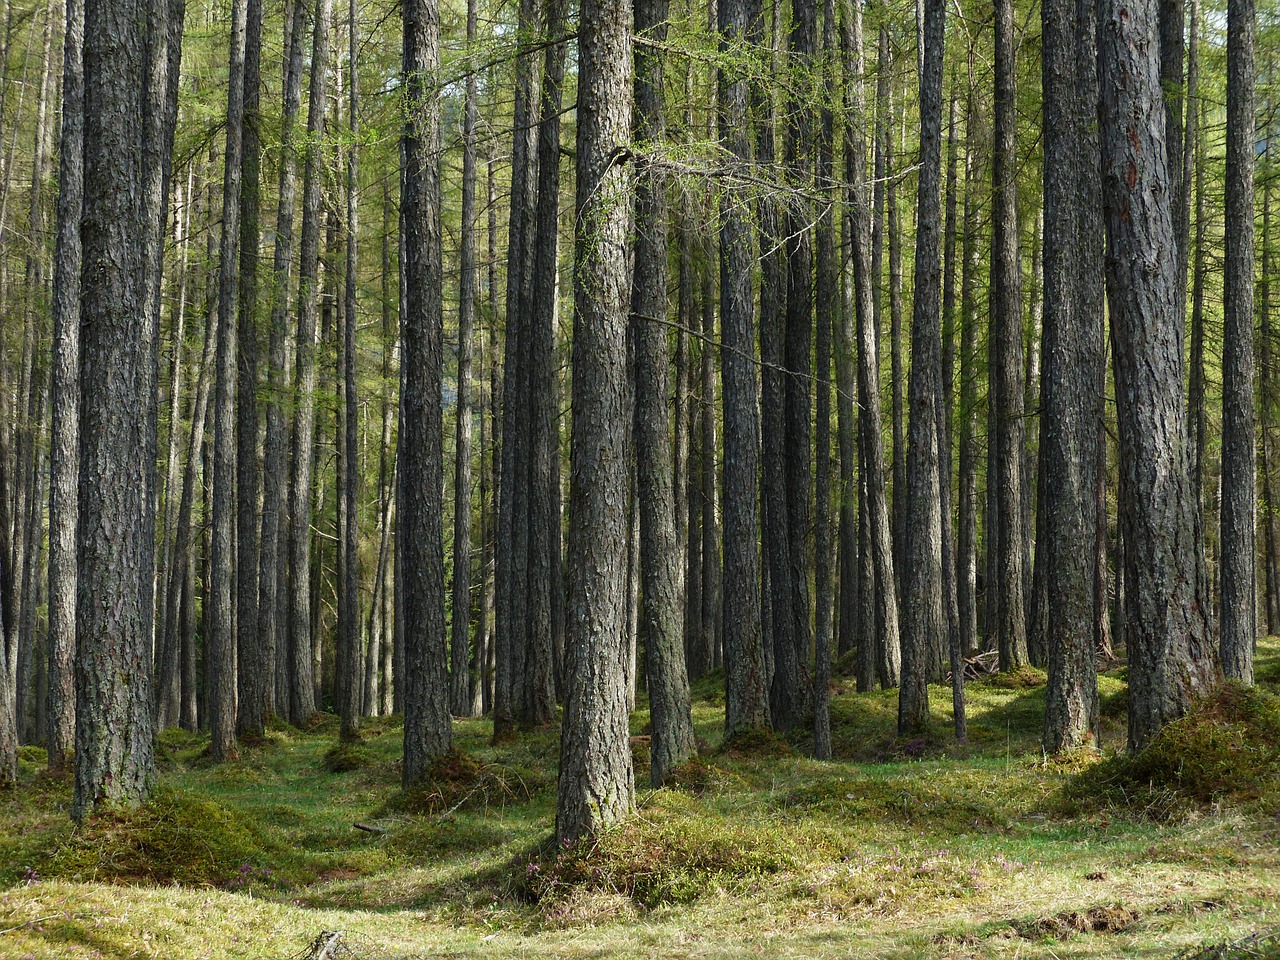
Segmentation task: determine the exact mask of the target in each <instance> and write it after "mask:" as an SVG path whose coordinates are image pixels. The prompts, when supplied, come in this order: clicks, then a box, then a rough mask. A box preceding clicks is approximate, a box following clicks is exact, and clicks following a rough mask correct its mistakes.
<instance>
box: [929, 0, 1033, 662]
mask: <svg viewBox="0 0 1280 960" xmlns="http://www.w3.org/2000/svg"><path fill="white" fill-rule="evenodd" d="M995 26H996V31H995V33H996V52H995V128H994V133H995V141H994V144H993V150H992V168H993V176H992V188H991V192H992V198H991V207H992V226H993V230H992V240H991V314H992V318H991V326H992V331H991V335H992V338H993V340H994V344H993V347H992V350H993V353H994V356H995V361H996V362H995V367H994V369H993V370H992V371H991V386H992V404H993V409H994V414H995V421H996V436H995V458H994V462H995V467H996V472H995V476H994V477H993V482H994V483H995V489H996V511H997V518H996V524H997V528H998V529H999V531H1000V533H999V537H998V538H997V540H996V543H997V549H998V554H997V557H996V582H995V583H992V584H990V585H989V587H988V593H987V595H988V596H993V595H994V596H995V597H997V598H998V601H999V612H998V614H997V617H996V621H995V626H996V637H997V647H998V649H999V652H1000V669H1001V670H1012V669H1014V668H1015V667H1018V666H1021V665H1022V664H1024V663H1026V662H1027V630H1026V610H1025V604H1024V602H1023V600H1024V597H1023V563H1022V561H1023V540H1024V538H1025V536H1026V533H1025V530H1024V528H1023V516H1022V489H1023V476H1022V463H1023V458H1024V456H1025V450H1024V445H1025V433H1024V430H1023V425H1022V402H1023V383H1022V374H1023V359H1022V296H1021V283H1020V277H1021V274H1022V265H1021V263H1020V262H1019V260H1018V208H1017V199H1018V179H1017V163H1018V143H1017V116H1016V113H1015V111H1016V108H1017V104H1016V102H1015V98H1016V91H1015V89H1014V51H1013V30H1014V23H1013V0H997V2H996V5H995ZM913 413H914V408H913Z"/></svg>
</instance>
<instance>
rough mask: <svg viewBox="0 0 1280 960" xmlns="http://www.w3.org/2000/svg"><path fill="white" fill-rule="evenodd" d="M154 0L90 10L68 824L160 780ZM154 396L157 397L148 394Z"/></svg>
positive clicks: (96, 1)
mask: <svg viewBox="0 0 1280 960" xmlns="http://www.w3.org/2000/svg"><path fill="white" fill-rule="evenodd" d="M152 12H153V11H152V10H151V9H150V7H149V5H148V4H146V3H145V2H141V0H139V2H123V3H122V2H110V3H105V2H102V0H88V2H87V3H86V4H85V38H84V39H85V42H84V79H85V100H84V115H85V128H84V137H85V166H84V185H85V190H84V212H83V220H82V222H81V234H80V235H81V242H82V244H83V250H82V255H83V265H84V271H83V274H82V277H83V281H82V289H81V325H80V335H81V367H80V373H81V378H82V380H83V381H84V382H86V383H92V384H95V385H96V386H95V389H94V390H90V391H85V392H84V393H83V394H82V396H81V404H80V425H81V433H80V439H81V443H80V489H81V490H85V491H93V494H92V495H91V496H85V497H83V498H81V501H80V505H79V517H78V526H77V548H78V549H77V557H78V568H79V570H80V571H81V574H82V575H81V578H80V584H79V590H78V593H77V598H76V636H77V643H78V648H77V651H76V784H75V796H74V800H73V805H72V814H73V816H74V817H75V818H76V819H77V820H81V821H82V820H83V819H84V818H85V817H86V816H88V815H89V814H91V813H92V812H93V811H94V810H96V809H98V808H100V807H112V806H133V805H136V804H137V803H139V802H141V801H142V800H144V799H145V798H146V795H147V792H148V791H149V789H150V786H151V779H152V715H151V714H152V711H151V696H150V683H151V630H150V623H151V608H150V604H149V602H148V599H149V592H150V588H149V581H150V580H151V577H152V568H151V563H150V559H151V537H152V529H153V522H154V521H153V517H154V509H155V507H154V503H153V501H152V500H151V499H150V498H149V497H148V495H147V494H148V480H147V473H148V466H147V463H148V459H147V455H148V450H149V447H148V441H149V437H150V430H151V429H152V428H151V424H152V423H153V421H154V420H155V417H156V397H155V394H154V384H155V380H154V378H149V376H148V374H147V372H146V370H147V367H148V365H150V364H152V363H153V362H154V356H155V352H154V350H155V348H154V343H153V338H154V336H155V331H154V328H153V327H151V326H150V325H149V324H148V322H147V319H146V312H147V308H146V301H147V299H148V294H149V287H148V285H147V270H146V256H147V253H148V249H147V245H146V244H145V243H144V242H142V240H141V238H143V237H145V236H147V230H148V228H149V215H150V210H149V208H148V204H147V203H146V196H145V190H144V181H145V179H146V176H147V164H146V162H145V158H144V146H145V141H144V127H145V123H146V118H145V106H144V87H145V81H146V76H147V63H146V56H145V54H146V34H147V28H148V19H149V17H148V14H150V13H152ZM148 387H150V389H149V390H148V389H147V388H148Z"/></svg>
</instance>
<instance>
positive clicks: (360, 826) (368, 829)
mask: <svg viewBox="0 0 1280 960" xmlns="http://www.w3.org/2000/svg"><path fill="white" fill-rule="evenodd" d="M352 826H353V827H355V828H356V829H357V830H363V831H364V832H365V833H375V834H377V835H378V836H382V835H383V834H384V833H386V832H387V828H386V827H375V826H373V825H372V824H369V823H353V824H352Z"/></svg>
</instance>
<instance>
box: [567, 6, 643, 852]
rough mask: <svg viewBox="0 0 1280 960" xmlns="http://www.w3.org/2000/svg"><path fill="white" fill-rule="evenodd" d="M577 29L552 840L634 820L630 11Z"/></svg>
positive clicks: (597, 15) (585, 11) (601, 10)
mask: <svg viewBox="0 0 1280 960" xmlns="http://www.w3.org/2000/svg"><path fill="white" fill-rule="evenodd" d="M581 23H582V25H581V28H580V30H579V32H578V62H579V65H580V66H579V87H578V142H577V163H578V179H577V191H576V197H577V212H576V216H575V217H574V223H575V231H574V233H575V247H576V249H575V262H576V263H577V265H578V266H577V269H576V270H575V271H574V306H575V311H574V331H573V447H572V453H571V471H572V473H571V478H570V504H571V506H570V511H569V568H568V569H569V577H568V579H569V606H568V613H569V616H568V621H567V624H568V630H569V635H568V637H567V650H568V664H567V668H568V669H567V671H566V676H567V681H568V682H567V688H568V698H567V700H566V702H565V710H564V728H563V734H562V736H561V747H560V787H559V793H558V798H557V807H556V837H557V839H559V840H561V841H571V840H574V839H577V838H578V837H581V836H583V835H590V834H595V833H597V832H598V831H600V830H602V829H604V828H606V827H608V826H610V825H612V824H613V823H615V822H617V821H618V820H620V819H622V818H623V817H625V816H627V815H628V814H630V813H631V811H632V809H633V808H634V805H635V795H634V794H635V784H634V773H633V771H632V768H631V751H630V745H629V741H628V728H627V713H626V699H627V697H626V690H625V689H624V685H623V670H622V650H621V649H619V640H620V638H621V637H622V636H623V635H624V630H623V626H624V618H625V609H626V600H625V598H626V573H625V570H624V569H623V563H624V559H623V558H624V557H625V556H626V549H625V539H626V531H625V530H624V529H623V522H624V521H623V518H624V516H625V511H622V510H620V509H618V503H619V497H621V496H623V495H624V492H625V490H626V487H627V479H626V478H627V470H626V463H627V460H626V456H625V453H626V451H625V445H624V438H625V435H626V432H627V421H628V419H629V411H628V409H627V402H626V401H627V393H628V391H627V385H626V369H627V367H626V362H627V350H626V328H627V308H628V302H627V301H628V294H629V292H630V287H631V276H630V273H631V271H630V263H629V258H628V257H627V255H626V245H627V238H628V236H629V235H630V233H631V211H632V203H633V188H632V176H631V172H630V164H629V163H619V162H618V160H617V158H618V156H619V154H620V152H621V151H622V150H623V149H624V145H626V144H627V143H628V142H629V141H630V138H631V78H632V77H631V74H632V67H631V58H630V55H629V54H630V52H631V5H630V3H628V2H626V0H586V2H584V4H583V7H582V21H581Z"/></svg>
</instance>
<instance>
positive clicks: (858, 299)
mask: <svg viewBox="0 0 1280 960" xmlns="http://www.w3.org/2000/svg"><path fill="white" fill-rule="evenodd" d="M848 16H849V17H852V22H851V24H850V26H851V28H852V29H853V31H854V32H853V34H852V35H851V36H849V37H848V38H847V39H846V43H845V46H846V54H845V55H846V57H849V56H850V55H851V53H852V56H853V57H854V61H853V63H852V64H850V63H849V61H848V60H846V67H848V66H851V65H852V66H855V67H857V69H855V70H854V71H853V72H852V75H854V76H857V77H861V76H862V73H863V71H862V70H861V69H860V65H861V59H862V58H861V56H860V53H861V50H862V43H861V40H862V37H861V24H862V18H861V16H860V15H859V12H858V11H857V10H856V9H855V10H854V11H853V12H852V13H851V14H849V15H848ZM850 87H851V89H849V94H848V95H849V96H850V97H851V101H850V102H849V104H848V106H849V108H850V109H849V113H850V114H851V115H852V116H855V117H856V116H858V115H862V116H865V115H866V113H867V105H866V96H865V93H864V90H863V87H862V85H861V83H860V82H859V83H856V84H852V85H850ZM863 128H864V125H862V124H859V123H856V122H852V123H850V124H849V126H848V127H847V138H846V144H845V178H846V179H847V180H848V182H849V184H850V187H849V190H850V193H851V197H850V200H851V202H850V214H849V215H850V220H849V222H848V223H847V224H846V231H847V232H849V233H851V235H852V240H853V244H852V246H853V282H854V308H855V313H856V317H857V346H858V358H857V380H858V406H859V415H858V435H859V436H858V442H859V446H860V449H861V458H862V469H863V474H864V476H863V480H862V514H863V516H864V517H865V518H866V520H865V522H866V524H867V528H868V529H867V532H868V536H869V539H870V543H869V548H870V549H869V550H867V551H864V556H869V557H870V561H869V562H870V572H871V573H872V574H873V577H872V578H870V579H869V578H866V577H864V578H863V587H862V589H863V591H864V592H866V593H869V594H871V595H872V596H873V597H874V603H875V605H876V607H875V616H874V624H875V625H877V626H878V629H874V630H873V629H870V628H871V627H872V626H873V624H872V623H868V624H867V625H866V626H867V628H868V629H867V630H865V631H864V633H863V634H862V636H863V638H864V643H863V644H862V646H863V648H864V651H863V655H860V656H859V662H860V663H865V666H866V669H861V668H860V669H859V689H862V688H863V687H864V686H865V687H869V686H870V680H871V676H870V674H871V673H873V672H874V673H878V674H879V676H880V680H881V682H882V683H883V684H884V685H886V686H893V685H896V684H897V682H898V679H899V671H900V669H901V652H900V651H901V643H900V640H899V628H898V592H897V579H896V577H895V575H894V551H893V529H892V523H891V518H890V514H889V504H888V498H887V496H886V494H885V486H886V482H887V481H886V468H885V454H884V433H883V431H882V430H881V427H880V424H881V416H880V358H879V348H878V346H877V330H876V323H875V302H876V274H875V261H874V257H873V256H872V246H873V243H872V237H871V218H872V211H871V204H870V203H869V202H868V200H869V198H868V196H867V185H866V179H867V178H866V147H865V142H864V140H863V133H862V130H863ZM864 569H865V567H864ZM864 607H865V605H864ZM877 634H879V635H880V637H881V642H880V643H866V642H865V641H866V640H868V639H870V638H873V637H875V636H876V635H877ZM873 648H874V649H873ZM873 653H874V654H876V657H874V658H873V657H872V656H868V655H870V654H873Z"/></svg>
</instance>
